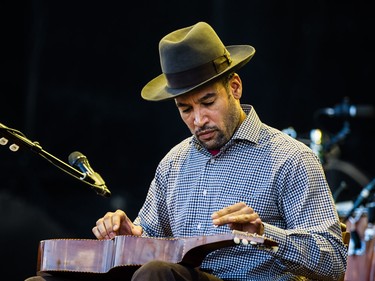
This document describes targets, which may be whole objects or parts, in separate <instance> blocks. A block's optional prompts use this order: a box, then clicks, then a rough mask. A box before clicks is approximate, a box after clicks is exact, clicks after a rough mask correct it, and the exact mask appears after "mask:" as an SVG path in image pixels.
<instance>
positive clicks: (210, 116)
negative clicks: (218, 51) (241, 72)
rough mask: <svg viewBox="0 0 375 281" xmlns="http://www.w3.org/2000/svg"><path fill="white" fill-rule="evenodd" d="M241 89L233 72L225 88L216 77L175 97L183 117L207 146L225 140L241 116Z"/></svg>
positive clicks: (209, 147) (212, 145) (211, 147)
mask: <svg viewBox="0 0 375 281" xmlns="http://www.w3.org/2000/svg"><path fill="white" fill-rule="evenodd" d="M241 91H242V88H241V80H240V79H239V77H238V75H235V76H234V77H233V78H231V80H230V82H229V87H228V89H226V88H225V86H224V85H223V83H221V82H220V81H219V82H216V83H213V84H210V85H208V86H206V87H204V88H201V89H199V90H197V91H194V92H192V93H189V94H186V95H182V96H179V97H176V98H175V102H176V106H177V108H178V110H179V112H180V115H181V118H182V120H183V121H184V122H185V124H186V125H187V126H188V128H189V130H190V132H191V133H192V134H194V135H195V136H196V138H197V139H198V140H199V141H200V142H201V144H202V145H203V146H204V147H206V148H207V149H219V148H220V147H222V146H223V145H224V144H225V143H227V142H228V140H229V139H230V138H231V137H232V135H233V133H234V132H235V130H236V128H237V127H238V126H239V124H240V122H241V121H242V120H243V118H244V117H243V111H242V109H241V106H240V102H239V99H240V97H241V94H242V92H241Z"/></svg>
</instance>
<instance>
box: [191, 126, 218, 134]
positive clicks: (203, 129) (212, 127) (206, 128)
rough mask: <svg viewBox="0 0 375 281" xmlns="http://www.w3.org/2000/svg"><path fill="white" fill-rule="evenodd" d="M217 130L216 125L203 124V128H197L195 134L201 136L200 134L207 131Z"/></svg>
mask: <svg viewBox="0 0 375 281" xmlns="http://www.w3.org/2000/svg"><path fill="white" fill-rule="evenodd" d="M215 130H217V127H216V126H203V127H202V128H199V129H197V130H195V132H194V134H195V135H196V136H199V135H200V134H202V133H204V132H206V131H215Z"/></svg>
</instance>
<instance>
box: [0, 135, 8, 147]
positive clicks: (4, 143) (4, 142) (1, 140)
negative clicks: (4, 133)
mask: <svg viewBox="0 0 375 281" xmlns="http://www.w3.org/2000/svg"><path fill="white" fill-rule="evenodd" d="M7 143H8V140H7V139H6V138H4V137H2V138H1V139H0V145H6V144H7Z"/></svg>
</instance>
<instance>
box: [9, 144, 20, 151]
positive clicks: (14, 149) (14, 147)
mask: <svg viewBox="0 0 375 281" xmlns="http://www.w3.org/2000/svg"><path fill="white" fill-rule="evenodd" d="M19 148H20V147H19V146H18V145H16V144H15V143H13V144H12V145H11V146H9V149H10V150H11V151H13V152H16V151H17V150H18V149H19Z"/></svg>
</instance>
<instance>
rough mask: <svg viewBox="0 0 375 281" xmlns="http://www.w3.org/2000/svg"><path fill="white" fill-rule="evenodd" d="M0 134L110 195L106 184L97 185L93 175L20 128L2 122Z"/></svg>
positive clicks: (102, 193)
mask: <svg viewBox="0 0 375 281" xmlns="http://www.w3.org/2000/svg"><path fill="white" fill-rule="evenodd" d="M0 136H3V137H5V138H8V139H10V140H12V141H13V142H14V143H16V144H17V145H19V146H22V147H26V148H29V149H30V150H31V151H33V152H35V153H36V154H38V155H39V156H41V157H43V158H44V159H46V160H47V161H49V162H50V163H52V164H53V165H54V166H56V167H58V168H59V169H60V170H62V171H64V172H65V173H67V174H69V175H70V176H72V177H74V178H76V179H78V180H80V181H82V182H84V183H86V184H88V185H89V186H90V187H91V188H92V189H94V191H95V192H96V193H97V194H99V195H102V196H105V197H109V196H110V195H111V192H110V191H109V190H108V189H107V187H106V186H105V185H97V184H95V180H94V181H93V180H92V178H91V177H89V176H87V174H85V173H82V172H81V171H79V170H77V169H75V168H74V167H72V166H70V165H68V164H67V163H65V162H64V161H62V160H60V159H59V158H57V157H55V156H54V155H52V154H51V153H49V152H47V151H45V150H44V149H43V148H42V146H41V145H40V144H39V142H35V141H34V142H32V141H31V140H29V139H28V138H27V137H26V136H25V135H24V134H23V133H21V132H20V131H18V130H15V129H12V128H8V127H7V126H5V125H3V124H1V123H0ZM3 141H4V142H5V143H4V144H3V143H1V144H3V145H5V144H6V142H7V140H6V139H4V140H3Z"/></svg>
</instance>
